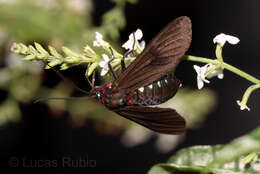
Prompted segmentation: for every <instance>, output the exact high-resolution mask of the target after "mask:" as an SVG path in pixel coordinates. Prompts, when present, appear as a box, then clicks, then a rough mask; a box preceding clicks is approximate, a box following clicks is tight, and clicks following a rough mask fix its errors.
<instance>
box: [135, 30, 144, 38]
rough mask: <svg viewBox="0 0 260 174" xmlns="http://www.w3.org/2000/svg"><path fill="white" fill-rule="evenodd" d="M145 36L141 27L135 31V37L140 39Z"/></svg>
mask: <svg viewBox="0 0 260 174" xmlns="http://www.w3.org/2000/svg"><path fill="white" fill-rule="evenodd" d="M142 37H143V32H142V30H140V29H137V30H136V32H135V39H136V40H140V39H141V38H142Z"/></svg>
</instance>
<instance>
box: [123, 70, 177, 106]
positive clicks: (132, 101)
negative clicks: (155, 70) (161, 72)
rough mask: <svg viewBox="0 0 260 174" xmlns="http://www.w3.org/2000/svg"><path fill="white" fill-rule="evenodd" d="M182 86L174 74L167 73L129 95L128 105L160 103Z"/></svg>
mask: <svg viewBox="0 0 260 174" xmlns="http://www.w3.org/2000/svg"><path fill="white" fill-rule="evenodd" d="M179 86H180V81H179V80H178V79H177V78H176V77H175V76H174V75H170V74H168V75H165V76H163V77H161V78H160V79H159V80H157V81H154V82H153V83H151V84H149V85H146V86H144V87H140V88H138V89H136V90H135V93H133V94H131V95H129V96H128V102H127V103H126V104H127V105H139V106H148V105H158V104H161V103H163V102H165V101H167V100H168V99H170V98H171V97H173V96H174V95H175V94H176V92H177V90H178V88H179Z"/></svg>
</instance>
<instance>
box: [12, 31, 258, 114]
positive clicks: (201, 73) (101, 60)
mask: <svg viewBox="0 0 260 174" xmlns="http://www.w3.org/2000/svg"><path fill="white" fill-rule="evenodd" d="M142 36H143V33H142V31H141V30H140V29H137V30H136V32H134V33H132V34H130V35H129V40H128V41H127V42H125V43H124V44H123V45H122V47H123V48H125V49H126V50H132V51H134V52H135V53H137V54H140V53H141V52H142V50H143V49H144V45H145V43H144V41H142V42H139V41H140V40H141V38H142ZM213 42H214V43H216V51H215V53H216V58H217V59H209V58H204V57H197V56H191V55H185V56H183V60H187V61H194V62H200V63H206V65H205V66H203V67H199V66H197V65H194V69H195V70H196V72H197V74H198V75H197V82H198V88H199V89H201V88H203V86H204V83H209V82H210V81H209V80H208V79H210V78H212V77H215V76H217V77H218V78H219V79H223V77H224V73H223V71H224V69H226V70H229V71H231V72H233V73H235V74H237V75H239V76H240V77H242V78H245V79H247V80H248V81H250V82H252V83H253V85H252V86H250V87H249V88H248V89H247V90H246V92H245V93H244V95H243V97H242V100H241V102H240V101H239V100H238V101H237V104H238V105H239V106H240V109H241V110H244V109H247V110H249V108H248V107H247V105H246V103H247V101H248V98H249V96H250V95H251V93H252V92H253V91H254V90H256V89H258V88H260V80H259V79H257V78H255V77H254V76H252V75H249V74H248V73H246V72H244V71H242V70H240V69H238V68H236V67H234V66H232V65H230V64H228V63H226V62H224V60H223V56H222V49H223V46H224V44H225V43H226V42H228V43H229V44H237V43H238V42H239V39H238V38H236V37H234V36H230V35H226V34H223V33H221V34H219V35H217V36H216V37H215V38H214V39H213ZM93 46H94V47H101V48H103V49H104V51H105V52H106V53H109V55H107V54H104V53H103V54H101V55H100V54H97V53H96V52H95V51H94V50H93V49H92V48H91V47H90V46H89V45H86V46H85V47H84V51H83V53H76V52H73V51H72V50H70V49H69V48H67V47H63V48H62V51H63V53H64V54H60V53H58V52H57V51H56V49H55V48H53V47H51V46H49V47H48V48H49V51H47V50H45V49H44V48H43V47H42V46H41V45H40V44H38V43H35V44H34V46H32V45H29V46H26V45H24V44H22V43H20V44H16V43H14V44H13V45H12V47H11V51H13V52H14V53H18V54H22V55H25V56H26V57H25V58H24V60H29V61H39V60H43V61H45V62H47V63H48V65H49V66H46V68H50V67H53V66H57V65H60V69H61V70H65V69H68V68H70V67H71V66H74V65H78V64H87V65H88V66H87V67H88V68H87V70H86V73H85V74H86V75H87V76H90V75H91V74H92V73H93V72H94V71H95V70H96V69H97V68H101V71H100V72H101V76H105V75H106V74H107V72H109V68H108V62H110V63H111V65H112V68H113V69H115V70H118V69H120V65H121V59H122V58H123V54H121V53H119V52H118V51H117V50H115V49H114V48H113V47H112V46H111V45H110V43H109V42H107V41H105V40H103V35H102V34H101V33H98V32H96V40H95V41H93ZM133 55H135V54H130V55H128V56H127V57H126V58H125V62H126V63H129V62H132V61H133V60H134V59H135V57H134V56H133ZM111 59H112V61H111ZM110 73H111V72H110Z"/></svg>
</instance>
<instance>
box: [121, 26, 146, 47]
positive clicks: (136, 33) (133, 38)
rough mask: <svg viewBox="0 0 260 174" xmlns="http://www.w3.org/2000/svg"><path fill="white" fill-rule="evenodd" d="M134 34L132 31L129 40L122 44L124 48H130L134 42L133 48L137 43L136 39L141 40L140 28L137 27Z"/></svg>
mask: <svg viewBox="0 0 260 174" xmlns="http://www.w3.org/2000/svg"><path fill="white" fill-rule="evenodd" d="M134 35H135V37H134ZM134 35H133V33H132V34H130V35H129V40H128V41H126V42H125V43H124V44H123V45H122V47H124V48H125V49H126V50H132V49H133V44H134V43H135V45H134V50H135V49H136V44H137V43H138V40H141V38H142V37H143V32H142V31H141V30H140V29H137V30H136V32H135V33H134Z"/></svg>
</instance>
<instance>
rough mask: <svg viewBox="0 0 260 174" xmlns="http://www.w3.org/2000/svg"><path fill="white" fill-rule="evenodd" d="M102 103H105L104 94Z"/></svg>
mask: <svg viewBox="0 0 260 174" xmlns="http://www.w3.org/2000/svg"><path fill="white" fill-rule="evenodd" d="M101 102H102V104H105V97H104V96H103V97H102V99H101Z"/></svg>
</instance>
